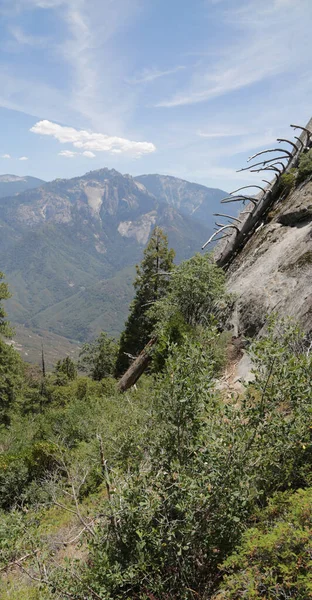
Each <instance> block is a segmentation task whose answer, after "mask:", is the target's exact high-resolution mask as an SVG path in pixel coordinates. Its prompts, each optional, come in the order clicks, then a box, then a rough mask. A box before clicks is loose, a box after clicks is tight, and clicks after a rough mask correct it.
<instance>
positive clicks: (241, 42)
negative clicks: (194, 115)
mask: <svg viewBox="0 0 312 600" xmlns="http://www.w3.org/2000/svg"><path fill="white" fill-rule="evenodd" d="M309 7H310V8H309ZM309 10H311V5H310V0H297V2H296V3H295V4H294V3H293V2H290V0H272V3H271V4H270V6H263V4H261V5H260V4H259V2H258V0H250V1H249V2H247V3H245V4H243V5H242V6H238V8H235V9H231V10H228V11H224V13H223V16H224V19H225V20H227V21H228V22H231V24H232V25H233V24H235V26H236V28H237V34H238V39H237V40H236V41H235V42H234V43H231V44H230V45H228V46H226V48H227V50H226V52H225V51H224V46H222V48H221V50H220V56H219V60H218V61H217V64H216V65H212V64H211V63H210V64H209V67H205V66H201V67H200V68H198V69H197V70H196V72H195V73H194V75H193V77H192V79H191V81H190V83H189V85H188V86H187V87H186V88H185V89H184V90H183V91H181V92H178V93H175V94H174V95H173V96H172V97H170V98H167V99H164V100H161V101H159V102H157V103H156V105H155V106H157V107H167V108H172V107H177V106H185V105H191V104H197V103H200V102H205V101H208V100H211V99H213V98H216V97H218V96H223V95H226V94H229V93H231V92H234V91H236V90H239V89H242V88H245V87H247V86H251V85H252V84H256V83H257V84H259V83H261V82H264V81H265V80H267V79H268V78H272V77H273V76H276V75H279V74H281V73H284V72H289V71H292V70H293V69H296V67H297V65H298V61H301V63H304V62H306V63H307V60H308V57H307V52H306V47H307V46H306V44H307V43H308V39H309V35H310V34H309V28H308V27H307V28H305V29H304V28H303V27H302V20H304V19H305V18H306V11H308V13H309ZM298 30H299V31H300V30H301V34H300V36H296V46H295V47H294V46H293V44H290V43H288V44H285V39H289V37H290V36H291V35H292V34H294V33H295V32H296V31H298Z"/></svg>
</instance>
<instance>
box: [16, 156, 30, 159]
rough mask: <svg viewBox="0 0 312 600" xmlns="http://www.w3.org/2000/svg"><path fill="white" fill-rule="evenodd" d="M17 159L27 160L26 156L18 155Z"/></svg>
mask: <svg viewBox="0 0 312 600" xmlns="http://www.w3.org/2000/svg"><path fill="white" fill-rule="evenodd" d="M18 160H28V156H20V157H19V159H18Z"/></svg>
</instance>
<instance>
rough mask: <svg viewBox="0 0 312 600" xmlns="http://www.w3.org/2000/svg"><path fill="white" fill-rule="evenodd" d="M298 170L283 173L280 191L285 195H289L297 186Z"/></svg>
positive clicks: (280, 180)
mask: <svg viewBox="0 0 312 600" xmlns="http://www.w3.org/2000/svg"><path fill="white" fill-rule="evenodd" d="M296 176H297V170H296V169H291V170H290V171H288V172H287V173H283V175H281V177H280V179H279V186H280V192H281V193H282V194H283V195H288V194H289V192H291V190H292V189H293V188H294V187H295V184H296Z"/></svg>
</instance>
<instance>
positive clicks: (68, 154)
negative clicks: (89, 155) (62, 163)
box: [59, 150, 79, 158]
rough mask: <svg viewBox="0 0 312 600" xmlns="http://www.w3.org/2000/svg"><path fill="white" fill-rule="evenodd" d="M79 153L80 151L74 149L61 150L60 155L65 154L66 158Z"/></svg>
mask: <svg viewBox="0 0 312 600" xmlns="http://www.w3.org/2000/svg"><path fill="white" fill-rule="evenodd" d="M77 154H79V153H78V152H72V150H61V152H59V156H65V158H74V156H76V155H77Z"/></svg>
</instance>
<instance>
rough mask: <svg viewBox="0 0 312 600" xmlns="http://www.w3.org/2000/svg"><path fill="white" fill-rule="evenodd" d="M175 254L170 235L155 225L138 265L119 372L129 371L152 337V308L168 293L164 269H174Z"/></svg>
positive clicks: (119, 373)
mask: <svg viewBox="0 0 312 600" xmlns="http://www.w3.org/2000/svg"><path fill="white" fill-rule="evenodd" d="M174 256H175V252H174V250H172V249H171V250H169V249H168V238H167V236H166V235H165V234H164V232H163V231H162V230H161V229H160V227H155V229H154V230H153V232H152V235H151V237H150V240H149V243H148V245H147V246H146V248H145V250H144V258H143V260H142V262H141V264H140V265H137V267H136V270H137V277H136V279H135V281H134V284H133V285H134V289H135V292H136V293H135V297H134V300H133V302H132V304H131V306H130V314H129V317H128V320H127V322H126V325H125V330H124V332H123V333H122V335H121V339H120V348H119V353H118V358H117V363H116V375H117V376H120V375H121V374H122V373H124V372H125V371H126V369H127V368H128V366H129V364H130V362H131V356H137V354H139V352H140V351H141V350H142V349H143V348H144V346H145V344H146V343H147V342H148V340H149V337H150V335H151V333H152V330H153V325H154V321H153V318H152V317H151V316H150V315H149V313H148V309H149V308H151V305H152V304H153V303H154V302H156V301H157V300H159V299H160V298H162V297H163V296H164V295H165V294H166V290H167V288H168V278H167V277H166V276H165V275H163V274H162V273H168V272H170V271H171V270H172V268H173V259H174ZM129 355H130V356H129Z"/></svg>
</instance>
